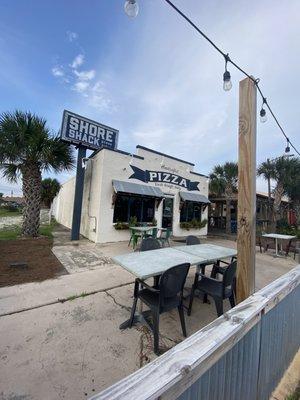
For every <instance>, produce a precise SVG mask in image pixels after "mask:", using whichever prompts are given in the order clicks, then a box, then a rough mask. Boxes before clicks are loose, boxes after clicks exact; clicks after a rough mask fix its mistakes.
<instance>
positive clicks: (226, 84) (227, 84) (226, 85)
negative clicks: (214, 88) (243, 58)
mask: <svg viewBox="0 0 300 400" xmlns="http://www.w3.org/2000/svg"><path fill="white" fill-rule="evenodd" d="M224 58H225V72H224V74H223V89H224V90H225V91H226V92H227V91H228V90H230V89H231V88H232V83H231V76H230V72H229V71H228V70H227V63H228V61H230V58H229V55H228V54H226V55H225V57H224Z"/></svg>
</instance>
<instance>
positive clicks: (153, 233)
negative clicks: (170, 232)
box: [152, 228, 157, 239]
mask: <svg viewBox="0 0 300 400" xmlns="http://www.w3.org/2000/svg"><path fill="white" fill-rule="evenodd" d="M152 238H153V239H156V238H157V228H153V229H152Z"/></svg>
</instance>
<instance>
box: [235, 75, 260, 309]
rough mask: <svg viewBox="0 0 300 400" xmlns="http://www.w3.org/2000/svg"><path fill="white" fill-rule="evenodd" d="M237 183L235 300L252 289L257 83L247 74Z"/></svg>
mask: <svg viewBox="0 0 300 400" xmlns="http://www.w3.org/2000/svg"><path fill="white" fill-rule="evenodd" d="M238 166H239V183H238V231H237V233H238V234H237V252H238V262H237V265H238V270H237V302H238V303H239V302H241V301H243V300H245V299H246V298H247V297H248V296H250V295H251V294H252V293H253V292H254V289H255V241H256V85H255V83H254V82H253V81H252V80H251V79H250V78H246V79H243V80H242V81H240V87H239V161H238Z"/></svg>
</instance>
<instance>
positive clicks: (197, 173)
mask: <svg viewBox="0 0 300 400" xmlns="http://www.w3.org/2000/svg"><path fill="white" fill-rule="evenodd" d="M190 173H191V174H194V175H198V176H203V177H204V178H209V176H207V175H204V174H200V173H199V172H194V171H190Z"/></svg>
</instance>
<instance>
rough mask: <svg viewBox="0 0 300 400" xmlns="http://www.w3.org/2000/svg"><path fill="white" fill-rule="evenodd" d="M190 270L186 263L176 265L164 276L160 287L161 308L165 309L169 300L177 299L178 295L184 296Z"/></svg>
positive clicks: (160, 281) (161, 278)
mask: <svg viewBox="0 0 300 400" xmlns="http://www.w3.org/2000/svg"><path fill="white" fill-rule="evenodd" d="M189 269H190V264H189V263H184V264H179V265H175V266H174V267H171V268H169V269H168V270H167V271H165V272H164V273H163V274H162V276H161V277H160V280H159V285H158V287H159V291H160V296H159V298H160V306H162V307H163V306H164V304H165V303H166V301H167V300H168V299H169V298H171V297H175V296H177V295H178V294H181V295H182V291H183V288H184V284H185V281H186V277H187V274H188V272H189Z"/></svg>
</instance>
